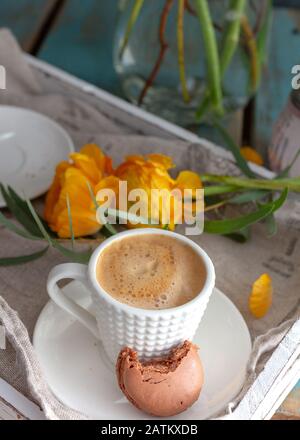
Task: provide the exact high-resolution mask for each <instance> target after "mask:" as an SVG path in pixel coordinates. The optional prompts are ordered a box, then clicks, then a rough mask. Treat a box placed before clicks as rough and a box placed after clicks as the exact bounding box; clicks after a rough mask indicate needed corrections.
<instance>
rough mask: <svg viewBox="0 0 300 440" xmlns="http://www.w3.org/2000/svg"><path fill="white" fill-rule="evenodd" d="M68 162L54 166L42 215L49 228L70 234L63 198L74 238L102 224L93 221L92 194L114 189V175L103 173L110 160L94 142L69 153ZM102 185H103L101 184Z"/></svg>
mask: <svg viewBox="0 0 300 440" xmlns="http://www.w3.org/2000/svg"><path fill="white" fill-rule="evenodd" d="M70 159H71V160H70V162H61V163H60V164H58V166H57V168H56V173H55V177H54V180H53V183H52V185H51V187H50V189H49V191H48V194H47V196H46V203H45V211H44V217H45V220H46V221H47V223H48V224H49V226H50V228H51V229H52V230H53V231H54V232H56V233H57V234H58V236H59V237H61V238H69V237H71V231H70V222H69V212H68V207H67V198H68V199H69V202H70V210H71V217H72V229H73V233H74V236H75V237H82V236H85V235H92V234H95V233H96V232H97V231H99V229H100V228H101V227H102V225H100V224H99V223H98V222H97V220H96V206H95V203H94V200H93V197H92V195H91V193H90V191H92V192H93V194H94V195H95V196H96V193H97V191H98V190H99V188H100V187H101V185H102V187H104V186H106V187H109V185H112V187H113V188H112V189H114V190H115V188H116V180H117V181H118V179H117V178H115V177H113V178H110V177H108V176H106V174H107V172H109V171H111V170H112V166H111V159H110V158H108V157H106V156H104V154H103V153H102V151H101V150H100V148H99V147H98V146H96V145H95V144H88V145H86V146H84V147H83V148H82V149H81V151H80V152H79V153H72V154H70ZM103 185H104V186H103Z"/></svg>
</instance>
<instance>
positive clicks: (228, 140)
mask: <svg viewBox="0 0 300 440" xmlns="http://www.w3.org/2000/svg"><path fill="white" fill-rule="evenodd" d="M213 125H214V127H215V128H216V129H217V130H218V131H219V133H220V135H221V136H222V137H223V139H224V142H225V144H226V147H227V149H228V150H229V151H231V153H232V154H233V156H234V158H235V161H236V165H237V166H238V167H239V169H240V170H241V171H242V172H243V173H244V174H245V176H247V177H255V174H254V173H253V172H252V171H251V169H250V168H249V165H248V162H247V161H246V160H245V159H244V157H243V156H242V154H241V152H240V149H239V147H238V146H237V145H236V143H235V142H234V140H233V139H232V137H231V136H230V135H229V133H228V132H227V130H225V128H224V127H223V126H222V125H221V124H220V123H219V122H218V121H217V120H216V119H214V120H213Z"/></svg>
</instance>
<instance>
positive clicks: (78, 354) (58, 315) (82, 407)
mask: <svg viewBox="0 0 300 440" xmlns="http://www.w3.org/2000/svg"><path fill="white" fill-rule="evenodd" d="M64 290H65V292H66V293H67V294H68V295H70V296H72V298H74V299H75V300H76V301H77V302H78V303H80V304H81V305H82V306H84V307H86V308H88V307H89V306H90V300H89V296H88V291H87V290H86V289H85V287H84V286H83V285H82V284H80V283H79V282H78V281H72V282H71V283H70V284H68V285H67V286H66V287H64ZM194 342H195V343H196V344H197V345H198V346H199V347H200V356H201V359H202V362H203V366H204V374H205V377H204V379H205V382H204V386H203V390H202V392H201V395H200V398H199V400H198V401H197V402H196V403H195V404H194V405H193V406H192V407H191V408H189V409H188V410H187V411H185V412H183V413H182V414H179V415H177V416H174V417H171V419H173V420H188V419H205V418H209V417H212V416H213V415H214V414H216V413H217V412H218V411H220V410H221V409H222V408H224V407H225V406H226V404H227V403H228V402H230V401H231V400H232V399H233V398H234V397H235V396H236V395H237V393H238V392H239V390H240V388H241V386H242V384H243V382H244V378H245V369H246V364H247V362H248V359H249V356H250V352H251V340H250V335H249V331H248V328H247V325H246V323H245V321H244V319H243V318H242V316H241V314H240V312H239V311H238V310H237V308H236V307H235V306H234V305H233V303H232V302H231V301H230V300H229V299H228V298H227V297H226V296H225V295H224V294H223V293H221V292H220V291H219V290H217V289H215V290H214V292H213V294H212V297H211V299H210V301H209V304H208V307H207V310H206V312H205V315H204V318H203V319H202V321H201V323H200V325H199V328H198V330H197V333H196V336H195V338H194ZM33 344H34V347H35V350H36V353H37V356H38V359H39V361H40V364H41V366H42V369H43V371H44V374H45V376H46V379H47V381H48V384H49V386H50V388H51V389H52V391H53V393H54V394H55V395H56V396H57V397H58V398H59V399H60V400H61V401H62V402H63V403H65V404H66V405H68V406H70V407H72V408H73V409H75V410H78V411H81V412H83V413H85V414H86V415H88V416H89V417H90V418H93V419H121V420H128V419H151V417H150V416H147V415H146V414H144V413H143V412H141V411H139V410H138V409H136V408H135V407H134V406H132V405H131V404H130V403H129V402H128V401H127V399H126V398H125V397H124V396H123V394H122V393H121V391H120V389H119V387H118V384H117V380H116V376H115V371H114V366H113V365H110V363H109V361H108V359H107V358H106V355H105V353H104V352H103V349H102V346H101V343H99V342H98V341H97V340H96V339H95V337H94V336H93V335H92V334H91V333H90V332H89V331H88V330H87V329H86V328H85V327H83V326H82V324H80V323H79V322H78V321H75V320H74V319H73V318H72V317H70V315H68V314H67V313H66V312H64V311H63V310H61V309H60V308H59V307H58V306H57V305H56V304H54V303H53V302H52V301H49V302H48V304H47V305H46V306H45V307H44V309H43V310H42V312H41V314H40V317H39V319H38V321H37V323H36V327H35V331H34V337H33Z"/></svg>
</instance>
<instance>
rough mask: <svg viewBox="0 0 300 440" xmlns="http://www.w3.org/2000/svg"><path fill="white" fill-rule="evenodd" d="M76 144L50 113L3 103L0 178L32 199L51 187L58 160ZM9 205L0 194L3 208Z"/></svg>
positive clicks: (64, 156) (0, 135) (0, 108)
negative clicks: (45, 114)
mask: <svg viewBox="0 0 300 440" xmlns="http://www.w3.org/2000/svg"><path fill="white" fill-rule="evenodd" d="M72 151H74V145H73V142H72V140H71V138H70V136H69V135H68V134H67V132H66V131H65V130H64V129H63V128H62V127H61V126H60V125H58V124H57V123H56V122H54V121H53V120H52V119H49V118H48V117H46V116H44V115H42V114H40V113H36V112H34V111H32V110H27V109H25V108H18V107H13V106H4V105H1V106H0V182H1V183H3V184H4V185H10V186H11V187H12V188H13V189H14V190H15V191H16V192H17V193H18V194H19V195H20V196H21V197H23V196H25V197H28V198H29V199H33V198H35V197H37V196H40V195H42V194H43V193H44V192H46V191H47V189H48V188H49V186H50V184H51V182H52V179H53V176H54V171H55V167H56V165H57V164H58V162H60V161H62V160H67V159H68V155H69V153H70V152H72ZM4 206H6V205H5V202H4V200H3V198H2V196H1V195H0V208H2V207H4Z"/></svg>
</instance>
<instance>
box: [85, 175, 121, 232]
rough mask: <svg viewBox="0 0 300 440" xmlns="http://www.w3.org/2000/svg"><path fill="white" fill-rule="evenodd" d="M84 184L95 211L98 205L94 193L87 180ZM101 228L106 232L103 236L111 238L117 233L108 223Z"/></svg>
mask: <svg viewBox="0 0 300 440" xmlns="http://www.w3.org/2000/svg"><path fill="white" fill-rule="evenodd" d="M86 184H87V187H88V189H89V192H90V196H91V199H92V200H93V203H94V206H95V209H96V211H97V209H98V208H99V204H98V202H97V200H96V197H95V194H94V192H93V190H92V187H91V185H90V182H89V181H88V180H87V181H86ZM103 227H104V229H105V230H106V232H105V233H104V235H105V236H109V237H111V236H112V235H116V234H117V233H118V232H117V231H116V229H115V228H114V227H113V226H112V225H111V224H110V223H104V225H103Z"/></svg>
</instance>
